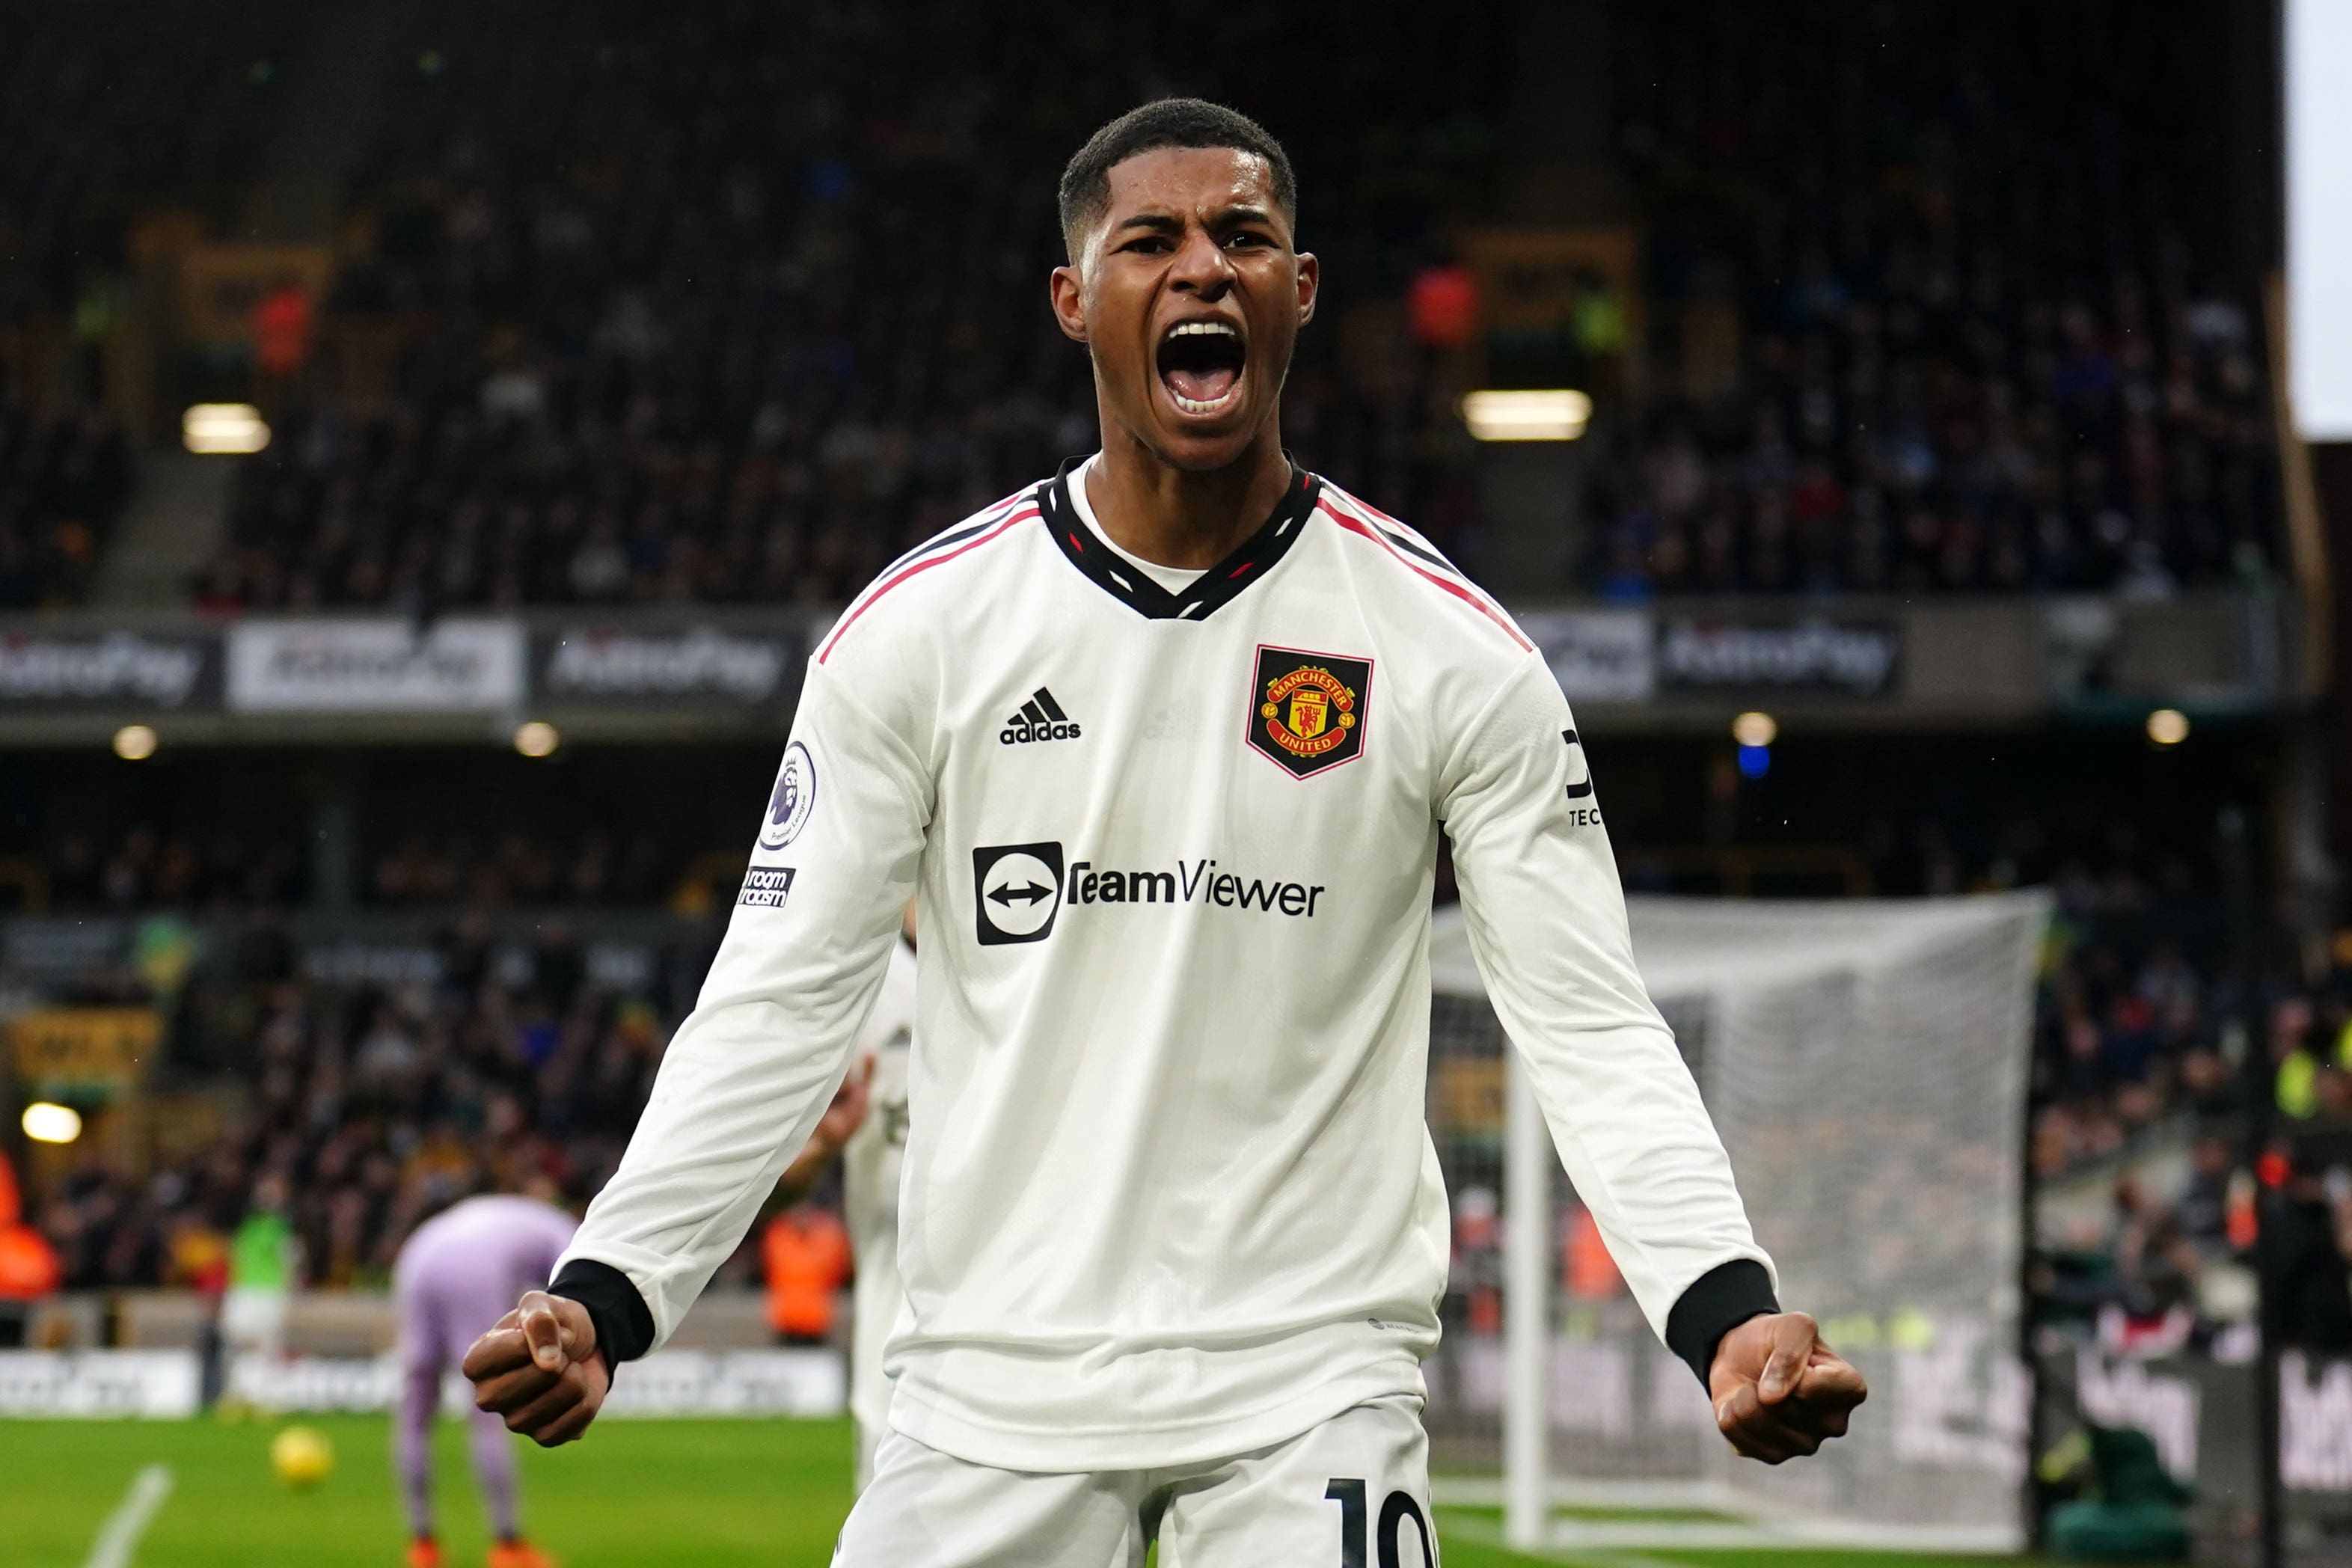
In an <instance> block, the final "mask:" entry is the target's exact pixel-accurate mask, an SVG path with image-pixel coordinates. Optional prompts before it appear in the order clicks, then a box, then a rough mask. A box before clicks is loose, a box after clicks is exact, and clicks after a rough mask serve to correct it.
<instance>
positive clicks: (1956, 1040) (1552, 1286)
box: [1430, 893, 2049, 1552]
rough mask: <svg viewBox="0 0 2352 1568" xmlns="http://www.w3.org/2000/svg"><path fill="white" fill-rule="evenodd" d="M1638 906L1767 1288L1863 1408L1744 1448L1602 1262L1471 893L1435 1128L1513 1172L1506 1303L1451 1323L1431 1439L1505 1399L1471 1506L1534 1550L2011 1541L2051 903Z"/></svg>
mask: <svg viewBox="0 0 2352 1568" xmlns="http://www.w3.org/2000/svg"><path fill="white" fill-rule="evenodd" d="M1629 908H1630V910H1631V914H1632V919H1633V945H1634V952H1635V957H1636V960H1637V962H1638V963H1640V965H1641V969H1642V973H1643V980H1644V981H1645V982H1646V983H1647V984H1648V986H1649V988H1650V993H1651V994H1652V996H1653V997H1654V998H1655V999H1656V1001H1657V1002H1658V1005H1659V1007H1660V1009H1661V1011H1662V1012H1664V1014H1665V1016H1666V1019H1667V1022H1668V1023H1669V1024H1670V1025H1672V1026H1673V1027H1674V1029H1675V1037H1676V1039H1677V1041H1678V1042H1679V1043H1680V1045H1681V1046H1682V1048H1683V1051H1684V1055H1685V1058H1686V1059H1687V1060H1688V1061H1689V1062H1690V1064H1691V1067H1692V1070H1693V1072H1694V1074H1695V1076H1696V1078H1697V1079H1698V1083H1699V1088H1700V1092H1701V1093H1702V1095H1703V1096H1704V1097H1705V1098H1706V1101H1707V1104H1708V1107H1709V1109H1710V1110H1711V1111H1712V1112H1713V1113H1714V1115H1715V1118H1716V1121H1717V1125H1718V1127H1719V1128H1720V1129H1721V1131H1722V1133H1723V1138H1724V1142H1725V1146H1726V1148H1727V1150H1728V1151H1729V1152H1730V1155H1731V1162H1732V1167H1733V1170H1734V1172H1735V1173H1736V1174H1737V1176H1738V1180H1739V1184H1740V1190H1741V1193H1742V1194H1743V1195H1744V1197H1745V1198H1746V1200H1747V1203H1748V1210H1749V1213H1750V1215H1752V1216H1753V1219H1754V1222H1755V1226H1756V1230H1757V1234H1758V1238H1759V1240H1760V1241H1761V1242H1762V1243H1763V1245H1764V1246H1765V1247H1767V1248H1768V1249H1769V1251H1770V1252H1771V1253H1772V1255H1773V1258H1774V1260H1775V1261H1776V1263H1777V1264H1778V1265H1779V1267H1780V1281H1781V1295H1782V1299H1783V1300H1786V1301H1788V1302H1789V1303H1790V1305H1791V1306H1801V1307H1802V1308H1803V1309H1804V1310H1808V1311H1811V1312H1812V1313H1813V1314H1814V1315H1815V1316H1816V1317H1818V1318H1820V1319H1821V1320H1822V1325H1823V1331H1824V1334H1825V1336H1826V1337H1827V1338H1828V1339H1829V1340H1830V1342H1832V1343H1833V1344H1835V1345H1836V1346H1837V1347H1838V1349H1839V1351H1840V1352H1842V1353H1843V1354H1845V1355H1847V1356H1848V1357H1849V1358H1850V1359H1852V1360H1853V1362H1854V1363H1856V1364H1857V1365H1858V1366H1860V1367H1861V1368H1862V1369H1863V1371H1864V1373H1865V1374H1866V1375H1868V1376H1869V1378H1870V1380H1871V1386H1872V1394H1871V1400H1870V1403H1869V1404H1868V1405H1865V1406H1864V1408H1863V1410H1862V1412H1860V1413H1859V1414H1858V1415H1857V1418H1856V1424H1855V1427H1854V1432H1853V1436H1851V1437H1849V1438H1848V1439H1846V1440H1845V1441H1843V1442H1840V1443H1836V1444H1832V1445H1831V1446H1830V1447H1829V1448H1827V1449H1825V1450H1824V1451H1823V1453H1822V1455H1821V1456H1820V1457H1818V1458H1813V1459H1810V1460H1807V1461H1804V1462H1802V1463H1799V1464H1792V1465H1788V1466H1783V1467H1780V1468H1769V1467H1766V1466H1761V1465H1757V1464H1753V1463H1748V1462H1746V1461H1740V1460H1737V1459H1736V1458H1734V1456H1733V1455H1732V1454H1731V1452H1730V1449H1729V1447H1728V1446H1727V1445H1726V1444H1725V1443H1724V1442H1723V1440H1722V1438H1721V1437H1720V1436H1719V1435H1718V1434H1717V1432H1716V1430H1715V1426H1714V1420H1713V1414H1712V1412H1711V1410H1710V1409H1709V1407H1708V1404H1707V1400H1706V1395H1705V1394H1704V1392H1703V1391H1702V1390H1701V1389H1700V1388H1699V1386H1698V1384H1697V1383H1696V1380H1695V1379H1693V1378H1692V1376H1691V1374H1690V1372H1689V1370H1688V1369H1687V1368H1686V1367H1685V1366H1684V1365H1683V1364H1682V1363H1680V1362H1678V1361H1675V1359H1674V1358H1673V1357H1672V1356H1670V1355H1669V1354H1667V1352H1665V1351H1664V1348H1663V1347H1661V1346H1659V1345H1658V1344H1657V1343H1656V1342H1655V1340H1654V1336H1653V1335H1652V1334H1651V1332H1650V1331H1649V1329H1648V1327H1647V1325H1646V1324H1645V1323H1644V1322H1643V1321H1642V1319H1641V1315H1640V1313H1639V1312H1638V1311H1637V1310H1634V1308H1633V1303H1632V1301H1631V1300H1630V1298H1628V1297H1627V1296H1626V1295H1625V1293H1624V1291H1623V1288H1622V1282H1618V1281H1616V1280H1615V1279H1614V1274H1613V1270H1612V1269H1610V1268H1608V1266H1607V1265H1606V1263H1605V1260H1603V1261H1599V1262H1596V1261H1595V1258H1597V1257H1598V1253H1597V1247H1595V1246H1594V1245H1593V1244H1592V1237H1591V1234H1590V1233H1591V1226H1590V1222H1589V1220H1587V1219H1586V1218H1585V1217H1584V1216H1583V1215H1582V1212H1581V1205H1580V1204H1578V1202H1577V1201H1576V1197H1575V1194H1574V1192H1573V1189H1572V1188H1571V1186H1570V1184H1569V1183H1568V1181H1567V1178H1566V1176H1565V1174H1564V1173H1562V1172H1561V1171H1560V1169H1559V1160H1558V1157H1557V1155H1556V1154H1555V1153H1554V1152H1553V1150H1552V1147H1551V1141H1550V1134H1549V1131H1548V1130H1547V1129H1546V1128H1545V1126H1544V1123H1543V1120H1542V1116H1541V1113H1540V1112H1539V1110H1538V1109H1537V1107H1536V1105H1535V1102H1534V1095H1533V1094H1532V1092H1531V1091H1530V1090H1529V1089H1528V1085H1527V1083H1526V1080H1525V1078H1524V1076H1523V1075H1522V1074H1521V1073H1520V1072H1519V1070H1518V1068H1517V1059H1516V1056H1515V1055H1514V1054H1513V1053H1511V1052H1509V1051H1508V1050H1507V1047H1506V1043H1505V1041H1504V1039H1503V1036H1502V1031H1501V1029H1500V1026H1499V1025H1498V1024H1497V1023H1496V1020H1495V1017H1494V1014H1493V1011H1492V1009H1491V1008H1489V1007H1488V1006H1487V1005H1486V992H1485V987H1484V985H1483V984H1482V983H1481V981H1480V980H1479V977H1478V973H1477V968H1476V965H1475V963H1474V962H1473V959H1472V956H1471V953H1470V951H1469V943H1468V938H1467V934H1466V932H1465V930H1464V928H1463V924H1462V921H1461V917H1460V914H1459V912H1458V911H1444V912H1442V913H1441V914H1440V916H1439V918H1438V923H1437V927H1436V930H1435V931H1434V933H1433V940H1432V947H1431V971H1432V979H1433V990H1434V992H1435V998H1434V1003H1433V1018H1432V1040H1431V1045H1432V1069H1433V1075H1432V1093H1431V1105H1432V1110H1431V1122H1432V1127H1433V1131H1434V1132H1435V1133H1436V1135H1437V1138H1438V1141H1439V1144H1440V1151H1441V1157H1443V1158H1444V1159H1445V1162H1446V1163H1447V1166H1448V1178H1449V1181H1450V1182H1451V1183H1452V1184H1454V1189H1455V1197H1456V1202H1457V1205H1459V1204H1460V1202H1461V1201H1462V1194H1463V1193H1464V1191H1465V1189H1466V1188H1469V1187H1472V1186H1478V1185H1487V1186H1488V1187H1489V1190H1490V1191H1491V1190H1492V1189H1494V1188H1499V1193H1498V1194H1496V1196H1497V1197H1499V1205H1500V1211H1501V1212H1500V1225H1499V1227H1498V1231H1497V1236H1496V1239H1497V1240H1498V1241H1499V1243H1500V1247H1499V1250H1500V1255H1501V1256H1500V1258H1499V1269H1498V1270H1496V1271H1494V1272H1493V1276H1492V1285H1491V1286H1490V1287H1489V1288H1490V1289H1493V1290H1494V1291H1495V1293H1496V1296H1497V1297H1498V1298H1499V1301H1500V1307H1501V1331H1500V1333H1499V1335H1497V1334H1496V1332H1495V1331H1494V1324H1493V1322H1492V1321H1491V1319H1492V1316H1493V1314H1492V1312H1491V1310H1489V1311H1487V1312H1486V1313H1484V1314H1483V1315H1482V1314H1480V1313H1478V1312H1475V1311H1474V1312H1473V1313H1472V1314H1471V1315H1470V1318H1469V1321H1466V1322H1455V1323H1449V1325H1448V1335H1449V1338H1451V1339H1456V1340H1458V1342H1456V1343H1454V1344H1451V1345H1449V1346H1448V1347H1447V1348H1446V1349H1444V1350H1443V1351H1441V1359H1440V1361H1439V1362H1437V1363H1433V1364H1432V1367H1431V1369H1430V1371H1431V1384H1432V1391H1431V1392H1432V1405H1433V1426H1434V1429H1436V1430H1438V1431H1439V1432H1440V1447H1441V1453H1444V1451H1445V1449H1446V1447H1447V1443H1448V1440H1449V1436H1451V1439H1452V1441H1453V1442H1454V1445H1455V1451H1457V1452H1462V1453H1468V1452H1471V1451H1472V1450H1473V1449H1479V1450H1480V1451H1484V1450H1483V1449H1480V1444H1479V1439H1478V1438H1477V1436H1476V1434H1477V1432H1478V1430H1479V1424H1480V1422H1481V1421H1486V1422H1491V1421H1493V1420H1494V1419H1496V1417H1499V1420H1500V1426H1501V1431H1500V1436H1501V1443H1500V1459H1501V1466H1502V1472H1503V1483H1502V1486H1501V1488H1500V1497H1499V1498H1496V1497H1495V1496H1494V1495H1493V1489H1491V1488H1489V1489H1484V1491H1483V1492H1482V1494H1481V1496H1480V1498H1479V1499H1478V1500H1485V1501H1488V1502H1492V1501H1496V1500H1499V1501H1500V1502H1501V1503H1502V1504H1503V1511H1504V1535H1505V1537H1506V1539H1507V1541H1508V1542H1510V1543H1511V1544H1513V1545H1515V1546H1517V1547H1520V1548H1522V1549H1542V1548H1550V1549H1586V1550H1595V1551H1598V1550H1606V1549H1611V1548H1628V1549H1637V1548H1641V1547H1652V1548H1670V1547H1677V1546H1679V1547H1685V1548H1689V1549H1692V1550H1700V1549H1706V1548H1738V1547H1753V1546H1769V1545H1788V1546H1802V1545H1813V1546H1826V1545H1832V1544H1843V1545H1854V1546H1881V1547H1898V1548H1899V1547H1914V1548H1917V1549H1920V1550H1942V1551H1985V1552H1990V1551H2012V1550H2015V1549H2017V1548H2018V1547H2019V1546H2020V1545H2021V1543H2022V1542H2023V1540H2024V1537H2025V1520H2024V1515H2023V1504H2024V1490H2023V1483H2024V1479H2025V1469H2026V1462H2027V1453H2026V1449H2027V1421H2028V1408H2027V1406H2028V1402H2029V1400H2028V1391H2029V1384H2028V1380H2027V1378H2026V1375H2025V1373H2024V1369H2023V1366H2022V1363H2021V1360H2020V1357H2019V1345H2018V1336H2019V1312H2020V1305H2021V1304H2020V1300H2019V1289H2020V1287H2019V1268H2020V1262H2021V1249H2022V1247H2023V1235H2022V1226H2021V1198H2022V1191H2021V1184H2022V1182H2023V1180H2024V1173H2023V1137H2024V1117H2025V1095H2026V1082H2027V1070H2028V1062H2029V1057H2030V1034H2031V1029H2032V989H2033V981H2034V974H2035V971H2036V967H2037V964H2038V961H2039V953H2040V946H2041V941H2042V931H2043V930H2044V927H2045V926H2046V924H2047V921H2048V914H2049V900H2047V898H2046V897H2045V896H2043V895H2042V894H2040V893H2016V894H2000V895H1991V896H1985V897H1972V898H1962V899H1948V900H1899V901H1898V900H1886V901H1874V900H1843V901H1837V902H1811V901H1806V902H1797V901H1789V902H1749V901H1745V900H1741V901H1730V900H1687V899H1668V898H1635V899H1633V900H1630V902H1629ZM1482 1089H1484V1090H1486V1091H1487V1092H1484V1093H1481V1092H1479V1091H1480V1090H1482ZM1482 1122H1483V1123H1484V1124H1483V1125H1482ZM1482 1201H1483V1200H1482ZM1458 1212H1459V1210H1458V1209H1457V1213H1458ZM1473 1239H1475V1237H1474V1238H1473ZM1456 1273H1457V1276H1458V1277H1460V1278H1458V1279H1457V1287H1459V1286H1460V1285H1461V1284H1462V1282H1463V1280H1464V1279H1467V1280H1469V1281H1471V1289H1473V1291H1474V1292H1475V1289H1478V1288H1479V1287H1478V1285H1477V1281H1478V1280H1479V1279H1485V1278H1486V1276H1482V1275H1481V1274H1480V1273H1479V1260H1478V1258H1477V1257H1476V1256H1475V1248H1473V1247H1465V1244H1464V1241H1463V1232H1462V1230H1461V1227H1460V1226H1457V1256H1456ZM1485 1429H1486V1431H1489V1432H1491V1431H1492V1430H1493V1427H1492V1426H1486V1428H1485ZM1489 1441H1491V1439H1489ZM1465 1500H1466V1499H1465ZM1562 1510H1568V1511H1566V1512H1563V1511H1562Z"/></svg>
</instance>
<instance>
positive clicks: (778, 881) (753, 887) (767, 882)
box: [735, 866, 799, 910]
mask: <svg viewBox="0 0 2352 1568" xmlns="http://www.w3.org/2000/svg"><path fill="white" fill-rule="evenodd" d="M797 875H799V872H798V870H797V869H796V868H793V867H791V866H754V867H752V868H751V869H750V870H749V871H746V872H744V873H743V890H742V891H741V892H740V893H738V894H736V895H735V902H736V903H737V904H738V905H739V906H740V907H741V908H743V909H747V910H781V909H782V908H783V907H784V900H786V899H787V898H789V897H791V895H792V890H793V878H794V877H795V876H797Z"/></svg>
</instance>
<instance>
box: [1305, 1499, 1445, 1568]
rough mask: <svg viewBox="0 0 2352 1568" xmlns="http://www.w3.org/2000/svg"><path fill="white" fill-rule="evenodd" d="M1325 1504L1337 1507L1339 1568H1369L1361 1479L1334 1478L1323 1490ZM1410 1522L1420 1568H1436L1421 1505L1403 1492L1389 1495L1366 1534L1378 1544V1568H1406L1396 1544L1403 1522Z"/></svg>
mask: <svg viewBox="0 0 2352 1568" xmlns="http://www.w3.org/2000/svg"><path fill="white" fill-rule="evenodd" d="M1323 1496H1324V1498H1325V1499H1326V1500H1328V1501H1330V1502H1336V1503H1338V1504H1339V1568H1371V1562H1370V1558H1369V1557H1368V1556H1367V1555H1366V1553H1365V1546H1366V1542H1365V1536H1366V1534H1367V1532H1368V1531H1367V1527H1368V1526H1369V1525H1370V1519H1369V1517H1368V1514H1369V1510H1368V1509H1367V1508H1366V1507H1365V1492H1364V1482H1363V1479H1362V1478H1361V1477H1352V1478H1349V1477H1339V1476H1334V1477H1333V1478H1332V1479H1331V1484H1330V1485H1329V1486H1328V1487H1326V1488H1325V1489H1323ZM1408 1519H1410V1520H1412V1532H1413V1540H1414V1541H1415V1542H1418V1543H1419V1544H1420V1547H1421V1568H1437V1552H1436V1551H1435V1549H1434V1548H1433V1547H1432V1546H1431V1544H1430V1540H1429V1520H1428V1517H1427V1516H1426V1515H1424V1514H1423V1512H1422V1511H1421V1504H1419V1503H1417V1502H1415V1501H1413V1500H1412V1493H1411V1492H1405V1491H1394V1492H1391V1493H1389V1496H1388V1500H1387V1501H1386V1502H1383V1503H1382V1504H1381V1519H1380V1525H1379V1528H1378V1529H1377V1530H1372V1531H1370V1535H1371V1537H1372V1539H1374V1540H1376V1541H1378V1542H1380V1543H1381V1562H1380V1568H1409V1564H1408V1563H1406V1561H1405V1556H1404V1548H1403V1546H1402V1542H1400V1540H1399V1537H1400V1536H1401V1535H1402V1532H1403V1530H1404V1521H1406V1520H1408Z"/></svg>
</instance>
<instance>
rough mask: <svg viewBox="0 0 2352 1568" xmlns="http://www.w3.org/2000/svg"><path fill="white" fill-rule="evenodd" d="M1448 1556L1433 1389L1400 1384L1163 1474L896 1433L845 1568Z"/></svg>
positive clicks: (839, 1556)
mask: <svg viewBox="0 0 2352 1568" xmlns="http://www.w3.org/2000/svg"><path fill="white" fill-rule="evenodd" d="M1154 1540H1157V1541H1158V1542H1159V1543H1160V1568H1266V1564H1269V1563H1281V1564H1285V1565H1288V1564H1294V1563H1295V1564H1298V1565H1299V1568H1325V1565H1328V1568H1436V1563H1437V1538H1436V1533H1435V1531H1433V1529H1432V1528H1431V1526H1430V1522H1429V1436H1428V1434H1427V1433H1425V1432H1424V1431H1423V1430H1422V1425H1421V1401H1420V1400H1419V1399H1417V1398H1414V1397H1412V1396H1411V1395H1408V1394H1391V1395H1390V1396H1388V1397H1387V1398H1383V1399H1375V1400H1373V1401H1371V1402H1370V1403H1369V1404H1364V1405H1357V1406H1356V1407H1355V1408H1354V1409H1352V1410H1345V1411H1342V1412H1340V1413H1339V1415H1335V1416H1333V1417H1332V1418H1331V1419H1330V1420H1328V1421H1326V1422H1324V1423H1323V1424H1322V1425H1321V1426H1317V1427H1314V1428H1312V1429H1310V1430H1308V1431H1307V1432H1304V1433H1302V1434H1300V1435H1299V1436H1296V1437H1293V1438H1291V1439H1290V1440H1289V1441H1288V1442H1286V1443H1276V1444H1275V1445H1274V1446H1273V1447H1268V1448H1260V1449H1258V1450H1256V1451H1255V1452H1254V1453H1248V1454H1241V1455H1236V1456H1235V1457H1234V1458H1228V1459H1207V1460H1203V1461H1202V1462H1201V1463H1199V1464H1192V1465H1176V1466H1171V1467H1170V1468H1166V1469H1158V1470H1110V1471H1103V1472H1098V1473H1092V1474H1077V1475H1043V1474H1037V1473H1034V1472H1030V1471H1025V1470H999V1469H992V1468H989V1467H988V1466H986V1465H975V1464H972V1463H971V1462H970V1461H968V1460H964V1459H957V1458H950V1457H949V1456H948V1455H946V1454H942V1453H940V1451H939V1450H938V1449H936V1448H927V1447H924V1446H923V1445H922V1444H920V1443H918V1442H916V1441H915V1440H914V1439H912V1438H910V1437H908V1436H905V1435H904V1434H903V1433H899V1432H889V1433H886V1434H884V1436H883V1437H882V1441H881V1443H880V1445H879V1446H878V1447H877V1450H876V1454H875V1466H874V1477H873V1479H872V1481H871V1482H870V1483H869V1484H868V1485H867V1487H866V1489H865V1490H864V1491H863V1492H861V1493H860V1494H859V1495H858V1499H857V1506H856V1508H854V1509H852V1510H850V1514H849V1522H848V1523H847V1524H845V1525H844V1526H843V1527H842V1531H841V1542H840V1544H839V1545H838V1546H836V1547H835V1549H834V1555H833V1561H834V1568H1142V1563H1143V1554H1144V1552H1145V1549H1146V1548H1148V1547H1149V1546H1150V1544H1151V1542H1153V1541H1154Z"/></svg>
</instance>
